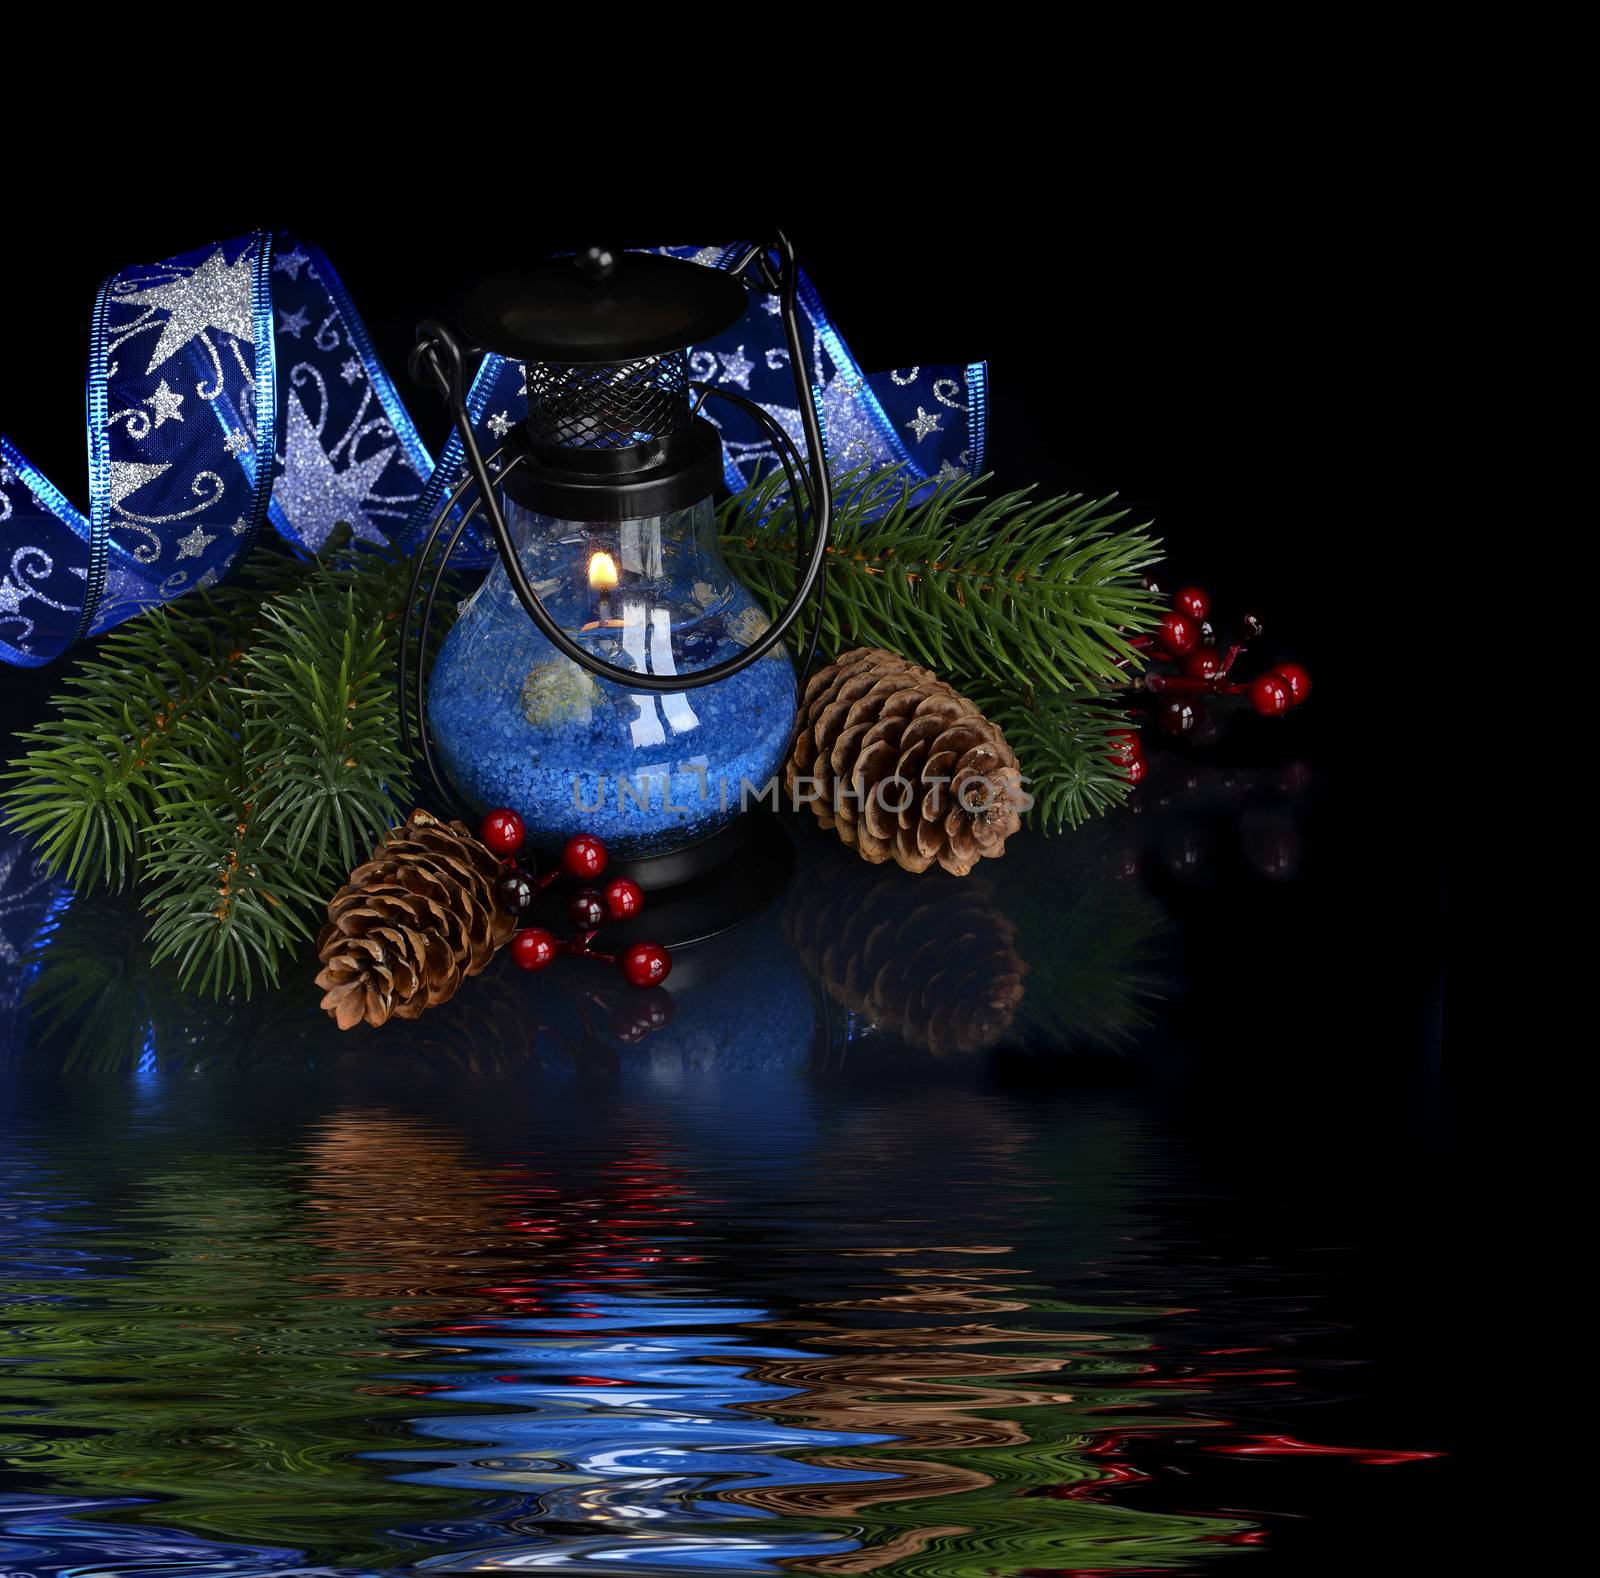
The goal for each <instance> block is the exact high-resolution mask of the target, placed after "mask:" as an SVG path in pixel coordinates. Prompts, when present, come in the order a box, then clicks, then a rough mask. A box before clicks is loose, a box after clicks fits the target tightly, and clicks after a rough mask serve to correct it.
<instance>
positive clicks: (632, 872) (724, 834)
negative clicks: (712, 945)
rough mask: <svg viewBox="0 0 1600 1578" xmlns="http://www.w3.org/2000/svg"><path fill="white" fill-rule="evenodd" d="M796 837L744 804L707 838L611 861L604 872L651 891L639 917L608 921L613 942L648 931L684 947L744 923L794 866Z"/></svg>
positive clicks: (608, 939)
mask: <svg viewBox="0 0 1600 1578" xmlns="http://www.w3.org/2000/svg"><path fill="white" fill-rule="evenodd" d="M794 858H795V856H794V840H793V839H792V838H791V837H790V836H789V833H788V831H787V829H786V828H785V827H784V825H783V822H782V820H781V818H780V817H778V816H777V815H776V814H775V813H774V812H771V811H747V812H746V813H745V814H744V815H743V816H740V817H738V818H736V819H735V820H734V821H732V822H730V823H729V824H728V825H727V826H726V827H724V828H722V829H720V830H719V831H718V832H716V833H713V834H712V835H711V836H710V837H709V838H702V839H700V840H699V841H698V842H696V843H693V844H688V845H685V846H684V848H682V849H676V850H673V851H672V852H671V853H670V854H664V855H646V856H642V857H640V858H639V859H637V860H613V861H611V862H610V863H609V864H608V865H607V867H606V876H607V877H612V876H619V877H632V878H633V880H634V881H635V882H637V883H638V884H639V886H640V887H642V888H643V889H644V890H645V891H646V893H648V894H649V901H648V902H647V903H646V904H645V907H644V910H643V912H642V913H641V914H640V915H639V916H638V918H637V919H634V920H628V921H620V922H617V923H615V924H612V925H608V926H607V927H606V929H605V932H604V933H603V935H602V941H603V943H604V946H605V947H606V948H608V949H612V948H615V949H619V950H620V949H622V948H626V947H627V946H628V945H629V944H630V943H633V942H637V941H640V940H641V939H644V938H649V939H650V940H651V941H653V942H659V943H660V944H661V945H662V946H663V947H665V948H687V947H688V946H690V944H692V943H697V942H705V941H706V940H708V939H709V938H712V937H716V936H720V935H721V934H722V933H724V932H728V931H732V930H733V929H734V928H735V927H738V926H742V925H743V924H744V923H745V922H746V921H748V920H749V919H750V918H751V917H752V916H754V915H756V914H757V913H758V912H760V911H761V910H763V909H765V908H766V906H767V905H768V904H770V903H771V902H772V901H773V899H775V898H776V897H777V896H778V895H779V894H780V893H781V892H782V891H783V890H784V887H785V886H786V885H787V884H788V881H789V876H790V873H791V872H792V871H793V870H794Z"/></svg>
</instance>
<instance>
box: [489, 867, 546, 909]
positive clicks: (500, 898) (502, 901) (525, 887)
mask: <svg viewBox="0 0 1600 1578" xmlns="http://www.w3.org/2000/svg"><path fill="white" fill-rule="evenodd" d="M538 896H539V890H538V888H536V887H535V886H534V884H533V882H532V881H531V880H530V879H529V878H528V877H526V876H524V875H523V874H522V872H520V871H518V870H517V868H516V867H515V866H508V867H507V868H506V869H505V870H504V871H502V872H501V873H500V875H499V876H498V877H497V878H495V884H494V901H495V903H496V904H498V905H499V906H500V908H501V909H503V910H504V911H505V912H506V914H507V915H526V914H527V913H528V911H529V910H531V909H532V908H533V901H534V900H535V899H536V898H538Z"/></svg>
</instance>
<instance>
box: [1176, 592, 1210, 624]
mask: <svg viewBox="0 0 1600 1578" xmlns="http://www.w3.org/2000/svg"><path fill="white" fill-rule="evenodd" d="M1172 606H1173V607H1174V608H1176V609H1177V610H1178V612H1179V613H1180V614H1187V615H1188V616H1189V617H1190V618H1191V619H1192V620H1194V622H1195V623H1196V624H1199V623H1200V621H1201V620H1202V619H1204V618H1205V617H1206V615H1207V614H1209V613H1210V612H1211V594H1210V593H1209V592H1205V591H1202V590H1201V589H1200V588H1199V587H1198V586H1185V587H1183V588H1181V589H1180V590H1179V591H1177V592H1176V593H1174V594H1173V598H1172Z"/></svg>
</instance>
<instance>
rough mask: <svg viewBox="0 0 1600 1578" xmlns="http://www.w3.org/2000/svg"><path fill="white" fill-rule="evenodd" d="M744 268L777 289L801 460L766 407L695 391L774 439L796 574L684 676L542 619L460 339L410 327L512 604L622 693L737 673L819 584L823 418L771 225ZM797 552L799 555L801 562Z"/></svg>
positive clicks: (829, 511)
mask: <svg viewBox="0 0 1600 1578" xmlns="http://www.w3.org/2000/svg"><path fill="white" fill-rule="evenodd" d="M771 251H776V252H777V254H778V258H779V264H778V267H777V268H776V270H774V268H773V266H772V261H771V256H770V252H771ZM752 265H756V268H755V272H756V273H757V275H758V277H759V278H760V280H761V283H762V284H763V285H766V286H768V287H769V288H770V287H772V286H776V288H777V293H778V297H779V316H780V317H781V319H782V320H783V329H784V338H785V340H786V341H787V342H788V347H789V363H790V366H791V367H793V369H794V374H795V386H796V391H797V393H798V395H799V406H800V422H801V426H802V428H803V430H804V432H805V440H806V451H807V460H808V461H809V464H804V463H802V462H801V461H800V456H799V453H798V450H797V449H796V448H795V446H794V442H793V440H792V439H791V438H790V437H789V435H788V434H787V433H786V432H784V430H783V427H782V425H781V424H780V423H779V422H778V421H777V420H776V419H775V418H774V417H773V416H772V415H771V413H770V412H768V411H766V410H765V409H763V408H762V407H761V406H759V405H757V404H756V403H755V402H754V401H753V400H745V399H743V398H742V397H739V396H736V395H734V394H733V393H732V392H731V391H728V390H722V389H712V388H711V387H710V386H708V385H705V384H698V385H695V386H694V387H695V388H696V389H697V390H698V391H699V393H700V398H701V402H703V401H704V400H705V398H706V396H708V395H715V396H717V397H719V398H723V399H727V400H729V401H730V402H731V403H733V404H735V405H737V406H738V407H739V408H740V409H742V410H744V411H745V412H746V413H747V414H749V415H751V416H752V417H754V418H755V419H756V421H757V422H758V423H759V424H760V425H761V426H762V427H763V428H764V429H765V430H766V431H767V434H768V436H769V437H771V438H772V439H773V442H774V444H775V446H777V450H778V458H779V461H780V462H781V464H782V465H783V469H784V472H785V474H786V477H787V480H788V482H789V489H790V497H791V499H792V500H793V501H794V506H795V534H796V545H795V546H796V568H797V570H799V571H800V575H799V579H798V582H797V584H796V586H795V589H794V593H793V595H792V596H791V597H790V599H789V602H788V604H787V605H786V606H785V608H784V610H783V612H782V613H781V614H780V615H779V616H778V618H777V619H776V620H774V621H773V623H772V624H771V625H769V626H768V627H767V629H766V630H765V631H763V632H762V634H761V635H760V636H759V637H757V639H756V640H755V641H754V642H752V643H751V644H750V645H749V646H748V647H746V648H745V649H744V650H743V651H742V652H740V653H739V654H738V655H737V656H736V657H731V658H726V659H724V660H723V661H722V662H720V663H713V664H710V665H709V666H708V667H706V668H700V669H692V670H690V671H689V672H688V673H686V674H653V673H647V672H644V671H641V670H638V669H631V668H623V667H621V666H620V665H619V664H616V663H608V662H606V661H605V659H603V658H601V657H597V656H596V655H595V654H594V653H593V652H591V651H589V650H588V648H586V647H584V646H581V645H580V644H579V643H578V642H576V641H574V640H573V639H572V637H571V636H569V635H568V634H567V632H566V631H565V630H563V629H562V628H561V627H560V625H558V624H557V623H556V622H555V620H554V619H553V618H552V617H551V616H550V613H549V611H548V610H547V609H546V608H545V606H544V604H543V603H542V602H541V601H540V600H539V594H538V593H537V592H536V591H535V590H534V589H533V585H532V583H531V582H530V581H529V580H528V577H527V573H526V572H525V571H524V570H523V568H522V563H521V561H520V560H519V559H518V557H517V552H516V548H515V546H514V544H513V543H512V540H511V532H510V530H509V529H508V528H507V526H506V521H505V516H504V514H503V513H502V511H501V509H500V501H499V498H498V496H497V494H496V490H495V485H494V480H493V479H492V478H491V477H490V475H489V470H488V467H487V466H486V465H485V463H484V459H483V454H482V451H481V450H480V449H479V448H478V440H477V437H476V435H475V434H474V433H473V431H472V419H471V417H470V416H469V415H468V413H467V398H466V373H465V370H464V364H463V358H462V351H461V344H460V341H459V340H458V339H457V338H456V336H455V334H454V332H453V331H452V330H451V329H450V328H449V326H448V325H446V324H443V323H440V322H439V321H438V320H436V319H433V320H429V321H428V322H426V323H424V324H422V326H421V327H420V328H419V329H418V331H417V335H418V343H417V347H416V350H415V351H413V353H412V357H411V370H412V373H413V375H414V376H417V377H419V378H421V377H422V376H424V375H426V376H427V377H428V378H429V379H430V380H431V381H432V382H433V383H434V384H435V385H436V386H437V387H438V388H439V390H440V391H441V393H443V395H444V397H445V399H446V400H447V401H448V403H449V405H450V414H451V416H452V418H453V419H454V421H455V426H456V432H457V434H458V435H459V436H460V439H461V447H462V451H463V453H464V455H465V457H466V463H467V469H468V471H469V472H470V474H471V477H472V481H473V482H474V484H475V485H476V487H477V490H478V496H479V500H480V502H481V503H482V505H483V513H484V515H485V516H486V518H487V520H488V523H489V530H490V533H491V535H492V536H493V537H494V542H495V548H496V550H497V551H498V553H499V556H500V562H501V564H502V565H503V566H504V567H505V571H506V574H507V576H508V577H509V578H510V580H511V586H512V589H513V590H514V591H515V592H516V594H517V601H518V602H520V603H521V604H522V606H523V609H524V610H525V612H526V613H527V615H528V617H529V618H530V619H531V620H532V621H533V622H534V624H535V625H537V626H538V628H539V630H540V632H541V634H543V636H544V637H545V639H546V640H548V641H549V642H550V644H551V645H552V646H553V647H555V649H556V650H557V651H558V652H561V653H563V654H564V655H565V656H566V657H569V658H571V659H572V661H573V662H575V663H577V664H579V665H581V666H582V667H583V668H585V669H587V670H588V671H589V673H591V674H594V675H597V676H598V677H599V678H601V679H606V680H610V681H611V683H612V684H614V685H618V686H620V687H621V688H622V689H624V690H630V691H683V690H698V689H699V688H700V687H701V686H702V685H712V684H715V683H716V682H717V681H718V680H720V679H727V678H729V677H730V676H731V675H734V674H737V673H739V672H740V671H741V670H742V669H745V668H748V667H749V666H750V665H751V664H752V663H755V662H758V661H759V660H760V659H761V658H764V657H765V656H766V655H767V653H769V652H770V651H771V650H772V649H773V648H774V647H775V646H777V644H778V643H779V642H780V641H782V640H783V638H784V636H786V635H787V634H788V632H789V628H790V626H792V625H793V624H794V622H795V620H796V619H798V618H799V617H800V612H801V610H802V609H803V608H804V607H805V604H806V600H807V599H808V598H809V597H810V595H811V593H812V591H813V590H814V589H816V588H817V587H819V586H820V585H822V584H823V579H824V577H823V565H824V563H825V562H826V555H827V551H828V541H829V536H830V533H831V531H832V528H833V492H832V487H831V485H830V481H829V477H828V461H827V456H826V455H825V454H824V453H823V447H822V424H821V422H820V421H819V419H818V417H817V410H816V404H815V402H814V401H813V399H812V397H811V388H810V385H809V384H808V383H807V381H806V377H805V366H806V356H805V349H804V346H803V345H802V343H801V339H800V318H799V307H798V291H799V270H798V269H797V268H796V266H795V256H794V247H793V246H792V245H791V244H790V242H789V240H788V238H787V237H786V236H785V235H784V234H783V233H782V232H781V231H780V232H778V234H777V235H776V237H775V239H774V242H773V246H772V248H771V249H770V250H769V249H768V248H766V247H761V248H755V249H752V250H751V251H750V252H748V253H747V254H746V255H745V257H744V258H743V259H742V260H741V261H740V262H739V264H738V265H737V266H736V267H735V268H734V269H733V270H732V271H731V272H733V273H734V274H736V275H739V276H741V277H742V275H743V273H744V271H745V270H746V269H747V268H750V267H751V266H752ZM697 409H698V406H697ZM791 455H793V458H794V462H795V464H796V465H797V466H798V467H799V475H800V476H803V477H804V479H805V482H806V488H805V492H806V495H807V502H808V503H809V504H810V507H811V522H812V540H811V547H810V553H809V555H805V552H804V541H805V538H804V534H803V533H802V531H801V524H800V521H801V515H800V504H801V500H800V496H799V493H798V491H797V488H796V483H797V482H798V481H799V476H797V474H796V472H795V471H794V470H791V466H790V456H791ZM458 492H459V490H458ZM457 536H459V532H458V533H457ZM802 556H804V557H803V561H802ZM821 627H822V614H821V611H820V610H819V611H818V615H817V625H816V631H815V632H814V633H813V635H812V638H811V641H810V643H809V650H810V652H812V653H814V652H815V650H816V639H817V635H818V634H820V632H821Z"/></svg>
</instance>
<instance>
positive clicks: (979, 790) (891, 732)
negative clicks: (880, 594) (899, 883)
mask: <svg viewBox="0 0 1600 1578" xmlns="http://www.w3.org/2000/svg"><path fill="white" fill-rule="evenodd" d="M806 777H809V778H811V779H813V780H814V782H813V783H812V784H810V785H807V786H805V790H806V791H812V790H814V791H815V796H816V797H815V798H814V799H812V801H811V809H812V811H813V812H814V813H815V815H816V817H817V820H818V821H819V822H821V823H822V825H823V826H824V827H835V826H837V828H838V830H839V837H840V838H842V839H843V840H844V842H845V843H847V844H853V845H854V846H855V847H856V848H857V849H858V850H859V851H860V852H861V855H862V857H863V858H864V859H866V860H870V861H872V862H873V864H875V865H877V864H881V863H882V862H883V861H885V860H891V859H892V860H894V861H895V862H896V863H897V864H898V865H901V866H903V867H905V869H906V870H907V871H926V870H927V869H928V867H929V866H931V865H932V864H933V863H934V861H938V863H939V864H940V865H941V866H943V867H944V869H945V870H946V871H948V872H950V873H951V874H952V875H954V876H958V877H964V876H966V874H967V873H968V872H969V871H971V870H972V868H973V867H974V866H975V865H976V864H977V863H978V861H979V860H981V859H983V858H984V857H985V856H987V857H988V858H990V859H996V858H998V857H999V856H1000V855H1002V854H1003V853H1004V852H1005V842H1006V840H1007V839H1008V838H1009V837H1010V836H1011V835H1012V834H1013V833H1014V832H1016V830H1017V829H1018V827H1020V826H1021V825H1022V815H1021V810H1020V809H1019V808H1020V807H1021V806H1022V805H1023V804H1024V795H1023V789H1022V774H1021V772H1020V770H1019V769H1018V766H1017V758H1016V755H1015V754H1014V753H1013V751H1012V749H1011V747H1010V746H1009V745H1007V744H1006V739H1005V736H1004V735H1003V734H1002V733H1001V732H1000V730H999V729H998V728H996V727H995V725H994V724H992V723H990V722H989V720H988V719H987V718H986V717H984V715H983V714H982V713H981V712H979V711H978V709H977V707H976V706H975V705H974V704H973V703H972V702H970V701H968V700H967V698H966V697H965V696H963V695H961V694H960V692H958V691H956V690H954V689H952V688H951V687H950V686H949V685H947V684H945V682H944V681H943V680H942V679H939V678H938V677H937V676H935V675H934V674H933V673H932V672H930V671H929V670H928V669H925V668H919V667H918V666H917V665H916V664H915V663H911V662H908V661H907V660H906V659H905V658H903V657H900V656H898V655H897V654H895V653H893V652H885V651H883V650H882V649H881V648H879V647H857V648H856V649H855V650H854V651H852V652H846V653H845V654H844V656H843V657H841V658H840V659H839V660H838V661H837V662H836V663H830V664H829V665H828V666H827V667H826V668H824V669H819V670H818V671H817V673H816V674H814V675H813V676H812V677H811V681H810V683H809V684H808V685H807V686H806V693H805V697H804V699H803V700H802V702H801V709H800V722H799V727H798V731H797V733H796V735H795V741H794V745H793V747H792V748H791V749H790V752H789V760H788V764H787V765H786V767H785V768H784V789H785V791H786V792H787V793H788V794H789V796H790V797H791V800H792V799H793V798H794V797H795V794H796V780H797V779H800V778H806Z"/></svg>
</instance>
